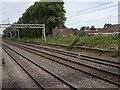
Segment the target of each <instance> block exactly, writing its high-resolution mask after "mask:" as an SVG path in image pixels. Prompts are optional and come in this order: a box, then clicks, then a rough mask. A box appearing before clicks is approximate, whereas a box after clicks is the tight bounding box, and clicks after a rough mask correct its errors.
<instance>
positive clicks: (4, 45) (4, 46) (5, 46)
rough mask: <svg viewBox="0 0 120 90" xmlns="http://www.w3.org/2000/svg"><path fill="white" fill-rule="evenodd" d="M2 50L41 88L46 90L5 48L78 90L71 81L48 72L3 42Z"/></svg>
mask: <svg viewBox="0 0 120 90" xmlns="http://www.w3.org/2000/svg"><path fill="white" fill-rule="evenodd" d="M2 45H3V47H2V48H3V50H4V51H5V52H6V53H7V54H8V55H9V56H10V57H11V58H12V59H13V60H14V61H15V62H16V63H17V64H18V65H19V66H20V67H21V68H22V69H23V70H24V71H25V72H26V73H27V74H28V76H30V77H31V78H32V79H33V80H34V81H35V82H36V83H37V84H38V85H39V86H40V87H41V89H42V90H46V87H44V85H42V84H41V83H40V82H39V81H38V80H36V79H35V78H34V77H33V76H32V75H31V74H30V73H29V71H27V70H26V69H25V68H24V66H23V65H22V64H21V63H19V62H18V60H16V59H18V58H16V57H14V55H13V54H11V52H9V51H8V50H7V49H9V50H11V51H13V52H14V53H16V54H17V55H19V56H21V57H22V58H24V59H26V60H27V61H29V62H31V63H32V64H34V65H35V66H37V67H39V68H41V69H42V70H44V71H45V72H46V73H48V74H50V75H51V76H53V77H54V78H56V79H58V80H59V81H60V82H62V83H64V84H65V85H66V86H68V87H69V89H70V90H78V88H77V87H76V86H74V85H72V84H71V83H69V82H67V81H66V80H64V79H62V78H61V77H59V76H57V75H55V74H54V73H53V72H50V71H49V70H47V69H45V68H44V67H42V66H40V65H39V64H37V63H35V62H33V61H32V60H30V59H29V58H27V57H25V56H24V55H22V54H20V53H19V52H16V51H15V50H13V49H11V48H10V47H8V46H7V45H6V44H3V43H2Z"/></svg>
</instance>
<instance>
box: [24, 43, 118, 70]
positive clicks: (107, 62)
mask: <svg viewBox="0 0 120 90" xmlns="http://www.w3.org/2000/svg"><path fill="white" fill-rule="evenodd" d="M22 44H23V45H27V46H31V47H35V48H38V49H43V50H46V51H50V52H54V53H58V54H62V55H66V56H70V57H73V58H77V59H78V58H79V59H80V60H86V61H90V62H94V63H99V64H103V65H107V66H112V67H117V68H120V62H119V61H118V62H116V61H110V60H106V59H102V58H97V57H91V56H87V55H83V54H78V53H75V52H69V51H64V50H59V49H54V48H49V47H45V46H38V45H33V44H25V43H22Z"/></svg>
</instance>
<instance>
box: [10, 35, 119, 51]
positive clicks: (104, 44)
mask: <svg viewBox="0 0 120 90" xmlns="http://www.w3.org/2000/svg"><path fill="white" fill-rule="evenodd" d="M119 37H120V35H119V36H117V35H116V36H114V35H111V36H103V35H97V36H85V37H80V36H70V35H69V36H67V37H60V36H56V37H47V42H48V43H56V44H64V45H68V46H71V45H72V46H85V47H90V48H100V49H107V50H115V49H118V42H119V41H120V38H119ZM12 40H15V41H21V42H30V43H37V44H40V43H42V39H41V38H20V39H19V40H17V39H16V38H13V39H12Z"/></svg>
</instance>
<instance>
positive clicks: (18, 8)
mask: <svg viewBox="0 0 120 90" xmlns="http://www.w3.org/2000/svg"><path fill="white" fill-rule="evenodd" d="M25 4H26V3H24V4H22V5H20V6H19V7H17V8H16V10H13V11H14V12H17V11H18V10H20V8H21V7H23V6H24V5H25ZM13 11H12V12H13ZM13 14H14V15H13ZM13 14H11V16H9V17H8V18H6V19H4V20H2V21H1V23H2V22H5V21H7V20H8V19H11V18H12V17H13V16H15V15H16V14H15V13H13Z"/></svg>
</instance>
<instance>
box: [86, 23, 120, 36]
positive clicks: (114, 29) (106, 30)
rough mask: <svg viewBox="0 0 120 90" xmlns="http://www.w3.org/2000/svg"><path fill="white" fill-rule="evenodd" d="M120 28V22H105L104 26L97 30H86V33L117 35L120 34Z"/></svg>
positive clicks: (89, 34)
mask: <svg viewBox="0 0 120 90" xmlns="http://www.w3.org/2000/svg"><path fill="white" fill-rule="evenodd" d="M119 28H120V25H119V24H114V25H112V24H105V25H104V27H103V28H101V29H100V28H99V29H96V30H89V31H86V32H85V33H86V35H88V36H91V35H97V34H99V33H101V34H103V35H105V36H107V35H115V34H120V30H118V29H119Z"/></svg>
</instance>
